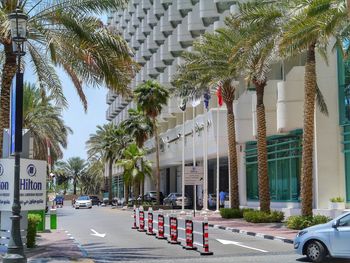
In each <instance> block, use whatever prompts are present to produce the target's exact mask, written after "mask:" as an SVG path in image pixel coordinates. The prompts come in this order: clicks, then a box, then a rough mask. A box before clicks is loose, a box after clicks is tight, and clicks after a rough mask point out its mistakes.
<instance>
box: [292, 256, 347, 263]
mask: <svg viewBox="0 0 350 263" xmlns="http://www.w3.org/2000/svg"><path fill="white" fill-rule="evenodd" d="M297 261H298V262H311V261H310V260H308V259H307V257H303V258H298V259H297ZM322 262H323V263H350V259H340V258H330V257H329V258H326V259H325V260H324V261H322Z"/></svg>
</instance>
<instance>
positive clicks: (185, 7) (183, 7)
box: [177, 0, 192, 17]
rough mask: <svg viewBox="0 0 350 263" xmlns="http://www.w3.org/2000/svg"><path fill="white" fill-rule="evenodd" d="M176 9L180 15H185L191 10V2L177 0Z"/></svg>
mask: <svg viewBox="0 0 350 263" xmlns="http://www.w3.org/2000/svg"><path fill="white" fill-rule="evenodd" d="M177 10H179V12H180V14H181V16H182V17H185V16H187V14H188V13H189V12H191V11H192V3H191V2H190V1H189V0H177Z"/></svg>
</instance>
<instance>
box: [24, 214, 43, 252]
mask: <svg viewBox="0 0 350 263" xmlns="http://www.w3.org/2000/svg"><path fill="white" fill-rule="evenodd" d="M40 222H41V217H40V215H35V214H29V215H28V230H27V248H33V247H35V241H36V240H35V238H36V231H37V230H36V228H37V225H38V224H39V223H40Z"/></svg>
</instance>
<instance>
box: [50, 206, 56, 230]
mask: <svg viewBox="0 0 350 263" xmlns="http://www.w3.org/2000/svg"><path fill="white" fill-rule="evenodd" d="M50 229H52V230H53V229H57V211H56V209H51V210H50Z"/></svg>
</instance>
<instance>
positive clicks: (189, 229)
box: [183, 217, 197, 250]
mask: <svg viewBox="0 0 350 263" xmlns="http://www.w3.org/2000/svg"><path fill="white" fill-rule="evenodd" d="M185 225H186V245H185V246H184V247H183V248H184V249H186V250H196V249H197V248H196V247H195V246H194V245H193V221H192V218H191V217H187V218H186V220H185Z"/></svg>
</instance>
